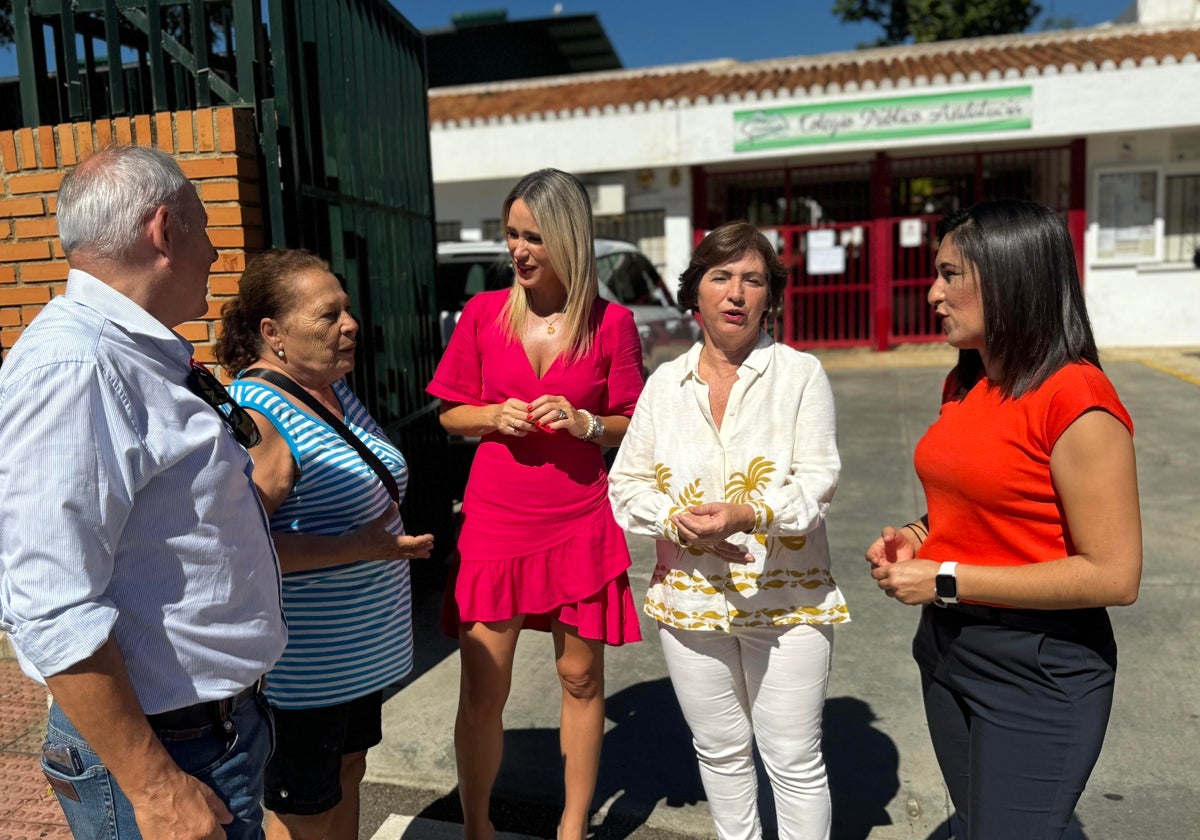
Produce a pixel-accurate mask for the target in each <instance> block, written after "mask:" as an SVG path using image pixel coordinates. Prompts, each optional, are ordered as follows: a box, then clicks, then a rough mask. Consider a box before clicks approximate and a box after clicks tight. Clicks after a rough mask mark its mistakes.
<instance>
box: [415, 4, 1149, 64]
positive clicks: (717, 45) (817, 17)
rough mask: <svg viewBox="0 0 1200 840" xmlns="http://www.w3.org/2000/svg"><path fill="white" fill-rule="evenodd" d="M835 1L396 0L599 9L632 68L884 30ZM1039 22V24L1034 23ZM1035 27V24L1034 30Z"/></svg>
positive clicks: (1087, 15) (426, 19) (426, 24)
mask: <svg viewBox="0 0 1200 840" xmlns="http://www.w3.org/2000/svg"><path fill="white" fill-rule="evenodd" d="M1039 1H1040V3H1041V6H1042V10H1043V14H1047V13H1048V14H1050V15H1052V16H1054V17H1059V18H1064V17H1071V18H1074V19H1075V21H1076V23H1077V24H1078V25H1079V26H1094V25H1096V24H1098V23H1103V22H1105V21H1110V20H1112V19H1113V18H1115V17H1116V16H1117V15H1119V14H1120V13H1121V12H1123V11H1124V10H1125V8H1126V6H1128V5H1129V2H1130V0H1039ZM833 4H834V0H585V1H584V2H572V1H571V0H563V2H561V3H556V2H553V0H508V2H504V0H392V5H393V6H395V7H396V8H397V9H399V10H400V12H401V13H402V14H403V15H404V16H405V17H407V18H408V19H409V21H410V22H411V23H412V24H413V25H414V26H416V27H417V28H418V29H429V28H432V27H447V26H449V25H450V16H451V14H453V13H455V12H468V11H479V10H481V9H495V8H506V9H507V10H508V18H509V20H519V19H523V18H531V17H546V16H548V15H550V14H551V13H552V9H553V7H554V6H556V5H561V6H562V13H563V14H588V13H593V12H594V13H596V14H598V15H599V16H600V22H601V23H602V24H604V28H605V30H606V31H607V32H608V38H609V40H610V41H612V44H613V47H614V48H615V49H616V51H617V55H618V56H620V58H621V63H622V64H624V65H625V66H626V67H650V66H654V65H656V64H680V63H683V62H688V61H705V60H708V59H714V58H735V59H739V60H741V61H751V60H755V59H763V58H784V57H789V56H797V55H814V54H817V53H825V52H836V51H840V50H852V49H854V48H855V47H856V46H857V45H858V44H860V43H863V42H869V41H873V40H875V39H876V38H878V37H879V36H880V35H881V34H882V30H881V29H880V28H879V27H878V26H875V25H873V24H869V25H868V24H855V25H847V24H843V23H842V22H841V21H840V20H838V19H837V18H836V17H834V16H833V14H832V13H831V12H830V9H832V8H833ZM1036 28H1038V25H1037V24H1035V25H1034V29H1036ZM1031 31H1032V30H1031Z"/></svg>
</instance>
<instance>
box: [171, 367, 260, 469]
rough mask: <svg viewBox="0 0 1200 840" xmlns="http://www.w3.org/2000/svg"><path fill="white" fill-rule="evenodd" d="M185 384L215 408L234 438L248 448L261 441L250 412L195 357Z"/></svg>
mask: <svg viewBox="0 0 1200 840" xmlns="http://www.w3.org/2000/svg"><path fill="white" fill-rule="evenodd" d="M187 386H188V388H189V389H190V390H191V392H192V393H193V394H195V395H196V396H198V397H199V398H200V399H202V400H204V401H205V402H206V403H208V404H209V405H211V406H212V407H213V408H214V409H216V412H217V414H219V415H221V419H222V420H224V421H225V425H226V426H228V427H229V431H231V432H233V437H234V439H236V440H237V442H238V443H240V444H241V445H242V446H244V447H246V448H247V449H249V448H251V447H252V446H258V444H260V443H261V442H262V434H261V433H259V431H258V426H256V425H255V424H254V418H253V417H251V416H250V412H248V411H246V409H244V408H242V407H241V406H240V405H238V404H237V403H236V402H234V400H233V397H231V396H229V392H228V391H226V390H225V386H224V385H222V384H221V380H219V379H217V377H215V376H213V374H212V372H211V371H210V370H209V369H208V368H206V367H205V366H204V365H203V364H201V363H200V362H197V361H196V360H195V359H192V361H191V367H190V368H189V369H188V378H187Z"/></svg>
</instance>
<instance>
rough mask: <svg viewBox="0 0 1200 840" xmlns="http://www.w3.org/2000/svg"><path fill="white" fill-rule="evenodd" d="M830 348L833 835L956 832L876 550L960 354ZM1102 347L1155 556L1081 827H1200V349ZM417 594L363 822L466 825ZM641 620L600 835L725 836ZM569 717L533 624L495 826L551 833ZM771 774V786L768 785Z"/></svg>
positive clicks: (858, 839) (437, 654) (641, 558)
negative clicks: (872, 555) (1198, 534)
mask: <svg viewBox="0 0 1200 840" xmlns="http://www.w3.org/2000/svg"><path fill="white" fill-rule="evenodd" d="M824 359H825V363H826V367H827V369H828V370H829V373H830V379H831V381H832V384H833V391H834V395H835V398H836V400H837V408H838V429H839V441H840V448H841V454H842V460H843V470H842V481H841V485H840V487H839V489H838V493H837V497H836V498H835V500H834V504H833V507H832V510H831V513H830V516H829V536H830V542H831V545H832V547H833V554H834V556H833V569H834V575H835V577H836V578H837V580H838V582H839V584H840V585H841V586H842V588H843V590H844V591H845V593H846V596H847V598H848V599H849V602H850V608H851V615H852V617H853V621H852V623H851V624H849V625H844V626H840V627H838V628H837V631H836V641H835V643H834V664H833V676H832V680H831V684H830V689H829V699H828V702H827V705H826V710H825V732H826V735H825V753H826V760H827V762H828V766H829V773H830V783H831V787H832V792H833V799H834V831H833V835H834V838H835V840H868V839H869V840H934V838H945V837H948V836H949V834H948V830H947V817H948V814H949V804H948V800H947V796H946V793H945V789H944V787H943V785H942V782H941V776H940V774H939V772H938V769H937V765H936V763H935V761H934V758H933V752H932V749H931V747H930V745H929V739H928V734H927V731H926V726H925V722H924V714H923V712H922V708H921V701H920V695H919V690H918V678H917V672H916V667H915V665H914V664H913V662H912V659H911V657H910V655H909V649H910V641H911V637H912V632H913V629H914V627H915V622H916V619H917V610H916V609H915V608H908V607H905V606H903V605H900V604H897V603H894V602H892V601H890V600H889V599H887V598H885V597H884V596H883V595H882V594H881V593H880V592H879V591H878V590H877V589H876V588H875V585H874V582H873V581H872V580H871V578H870V576H869V574H868V569H867V565H866V563H865V561H864V560H863V550H864V549H865V548H866V546H867V544H868V543H869V542H870V541H871V540H872V539H873V538H874V537H875V536H877V535H878V533H879V529H880V527H881V526H882V525H884V524H888V523H894V524H900V523H902V522H905V521H908V520H909V519H910V518H911V517H912V516H913V515H915V514H916V513H918V512H920V511H922V510H923V509H924V508H923V503H922V498H923V497H922V493H921V489H920V485H919V484H918V482H917V480H916V477H915V476H914V474H913V471H912V460H911V457H912V450H913V446H914V445H915V443H916V441H917V440H918V438H919V437H920V435H921V434H922V433H923V431H924V430H925V428H926V427H927V426H928V425H929V423H930V422H931V421H932V420H933V418H934V417H935V415H936V412H937V408H938V395H939V394H940V389H941V382H942V379H943V377H944V375H945V373H946V371H947V370H948V368H949V366H950V364H951V360H952V356H950V355H949V354H947V353H946V352H945V351H944V350H943V349H942V348H933V349H927V350H916V351H914V352H909V353H902V352H896V353H891V354H883V355H875V354H871V355H866V356H860V355H857V354H853V353H848V354H834V353H831V354H826V355H825V357H824ZM1105 359H1106V365H1105V367H1106V370H1107V371H1108V373H1109V375H1110V376H1111V377H1112V379H1113V381H1114V382H1115V384H1116V386H1117V389H1118V391H1119V392H1120V394H1121V396H1122V399H1123V400H1124V401H1125V402H1126V405H1127V406H1128V408H1129V409H1130V412H1131V413H1132V415H1133V418H1134V422H1135V426H1136V433H1135V441H1136V446H1137V454H1138V468H1139V475H1140V482H1139V483H1140V488H1141V503H1142V516H1143V525H1144V532H1145V540H1144V543H1145V572H1144V576H1143V582H1142V589H1141V597H1140V598H1139V600H1138V602H1137V603H1136V604H1135V605H1134V606H1132V607H1129V608H1125V609H1119V610H1113V615H1114V623H1115V624H1116V629H1117V637H1118V643H1119V645H1120V650H1121V654H1120V655H1121V661H1120V669H1119V675H1118V681H1117V697H1116V703H1115V708H1114V710H1113V715H1112V720H1111V723H1110V726H1109V733H1108V738H1107V742H1106V746H1105V750H1104V753H1103V754H1102V756H1101V758H1100V762H1099V765H1098V766H1097V767H1096V770H1095V772H1094V773H1093V775H1092V779H1091V783H1090V785H1089V786H1088V789H1087V791H1086V792H1085V794H1084V797H1083V799H1082V801H1081V802H1080V804H1079V807H1078V810H1077V812H1076V818H1077V820H1076V825H1075V826H1074V828H1073V831H1072V835H1071V836H1072V838H1073V840H1079V838H1087V840H1135V839H1136V840H1140V839H1141V838H1185V837H1200V798H1198V794H1200V756H1198V754H1197V753H1198V750H1200V678H1198V677H1197V674H1196V664H1197V655H1196V652H1195V650H1196V648H1195V644H1196V641H1197V640H1198V639H1200V611H1198V608H1200V587H1198V586H1197V582H1198V579H1200V576H1198V575H1197V573H1196V569H1195V557H1196V550H1195V544H1196V541H1195V539H1194V536H1193V533H1194V532H1193V530H1192V529H1193V528H1194V527H1195V526H1196V524H1197V514H1198V513H1200V434H1198V431H1200V420H1198V418H1200V354H1195V353H1187V352H1178V351H1175V352H1169V353H1162V352H1154V353H1148V352H1136V351H1134V352H1124V353H1121V354H1117V353H1110V354H1106V355H1105ZM863 365H869V366H870V367H869V368H864V367H863ZM415 481H419V478H418V479H415ZM630 549H631V552H632V554H633V569H632V572H631V577H632V578H633V582H634V590H635V591H637V590H639V589H642V590H644V588H645V585H646V582H647V580H648V577H649V574H650V571H651V569H652V566H653V562H654V559H653V545H652V542H651V541H650V540H648V539H644V538H640V537H635V538H631V540H630ZM421 594H422V600H421V602H420V604H419V607H418V608H419V610H420V611H421V618H420V619H419V623H420V626H422V627H424V628H427V632H426V633H425V634H424V635H423V636H422V637H421V638H420V639H419V641H418V644H419V646H420V656H421V660H420V663H419V666H418V669H417V670H418V673H417V674H416V675H415V676H414V678H413V679H412V680H411V681H410V683H409V684H408V685H407V686H405V687H404V688H403V690H402V691H400V692H399V693H398V694H397V695H396V696H394V697H393V698H391V700H389V701H388V703H387V704H386V705H385V708H384V715H385V719H384V741H383V744H381V745H380V746H379V747H377V748H375V749H374V750H372V752H371V754H370V759H369V769H368V782H369V784H368V786H367V793H366V798H365V804H364V825H363V832H362V836H363V838H364V839H365V838H373V840H398V838H404V840H412V839H413V838H423V837H458V836H461V834H460V833H456V832H455V829H457V827H456V826H451V825H446V824H445V823H453V822H455V821H457V820H459V819H460V815H459V811H458V805H457V793H456V789H455V770H454V755H453V743H452V729H453V720H454V711H455V704H456V699H457V681H458V662H457V657H456V655H455V649H454V644H453V643H452V642H450V641H449V640H446V639H443V638H442V637H441V636H440V635H438V634H437V631H436V629H435V630H432V631H430V630H428V628H436V626H437V621H436V615H437V610H438V607H439V604H440V598H441V594H440V592H438V591H436V590H435V591H425V592H423V593H421ZM642 629H643V634H644V635H645V636H646V639H647V640H646V641H644V642H642V643H640V644H635V645H629V646H626V647H623V648H620V649H615V650H610V651H609V656H608V660H607V679H608V686H607V698H608V703H607V714H608V728H607V732H606V735H605V741H604V752H603V757H602V760H601V771H600V782H599V786H598V790H597V793H596V799H595V803H594V804H595V807H596V808H597V809H598V811H597V813H596V815H595V818H594V819H593V826H594V829H595V830H594V835H593V836H594V837H595V838H597V840H609V839H610V838H611V839H612V840H617V838H632V840H682V838H703V837H712V836H713V831H712V826H711V823H710V821H709V816H708V809H707V803H706V802H705V798H704V792H703V789H702V788H701V786H700V781H699V776H698V773H697V771H696V768H695V760H694V757H693V755H692V751H691V743H690V737H689V735H688V732H687V729H686V727H685V725H684V723H683V721H682V719H681V716H680V713H679V709H678V706H677V705H676V702H675V699H674V695H673V694H672V692H671V687H670V683H669V681H668V679H667V676H666V672H665V668H664V665H663V661H662V656H661V653H660V651H659V647H658V642H657V640H656V639H655V636H654V632H653V626H652V623H651V622H649V621H646V620H644V621H643V626H642ZM557 719H558V688H557V684H556V680H555V676H554V670H553V663H552V650H551V647H550V641H549V638H548V637H546V636H545V635H542V634H537V633H526V634H524V635H523V637H522V639H521V643H520V646H519V650H518V660H517V665H516V674H515V677H514V686H513V692H512V697H511V699H510V701H509V705H508V709H507V713H506V727H507V735H506V742H505V750H506V752H505V760H504V766H503V769H502V771H501V776H500V780H499V783H498V785H497V792H496V796H495V798H494V801H495V805H494V812H495V813H494V821H495V823H496V825H497V827H498V828H500V829H502V830H505V831H511V832H515V833H520V834H523V835H528V836H532V837H554V826H555V820H556V818H557V811H556V804H557V798H558V796H559V795H560V793H561V782H560V781H559V778H560V769H559V767H560V764H559V756H558V749H557V734H556V729H555V727H556V725H557ZM761 787H762V788H763V790H764V796H765V795H766V793H765V792H766V791H767V790H769V786H768V785H766V784H765V782H764V783H763V784H762V785H761ZM390 815H408V816H409V817H417V818H418V819H417V820H416V821H414V822H411V823H410V822H409V821H408V819H407V817H405V818H401V817H392V816H390ZM376 826H379V827H378V828H376ZM459 831H460V829H459ZM372 832H374V833H372ZM771 836H773V835H771Z"/></svg>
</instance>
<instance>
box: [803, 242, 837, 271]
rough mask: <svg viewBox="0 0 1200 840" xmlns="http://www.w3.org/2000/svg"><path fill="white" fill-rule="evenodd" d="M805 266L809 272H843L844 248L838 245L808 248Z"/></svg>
mask: <svg viewBox="0 0 1200 840" xmlns="http://www.w3.org/2000/svg"><path fill="white" fill-rule="evenodd" d="M806 253H807V258H806V259H805V268H806V269H807V271H808V273H809V274H845V273H846V249H845V248H843V247H841V246H840V245H835V246H834V247H832V248H809V249H808V251H807V252H806Z"/></svg>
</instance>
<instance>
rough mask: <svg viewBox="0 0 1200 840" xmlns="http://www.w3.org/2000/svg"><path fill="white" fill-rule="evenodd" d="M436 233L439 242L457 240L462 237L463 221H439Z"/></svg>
mask: <svg viewBox="0 0 1200 840" xmlns="http://www.w3.org/2000/svg"><path fill="white" fill-rule="evenodd" d="M434 234H435V235H436V236H437V241H438V242H457V241H458V240H460V239H462V222H437V223H436V229H435V230H434Z"/></svg>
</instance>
